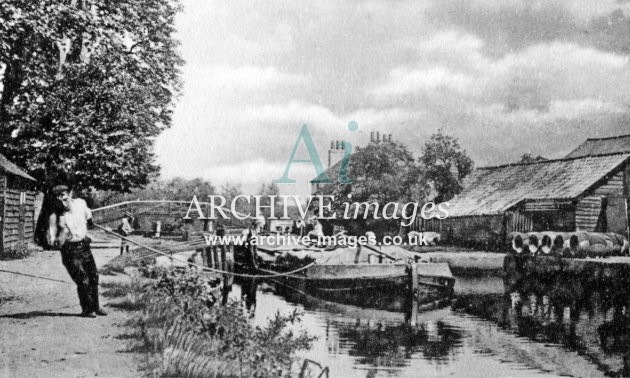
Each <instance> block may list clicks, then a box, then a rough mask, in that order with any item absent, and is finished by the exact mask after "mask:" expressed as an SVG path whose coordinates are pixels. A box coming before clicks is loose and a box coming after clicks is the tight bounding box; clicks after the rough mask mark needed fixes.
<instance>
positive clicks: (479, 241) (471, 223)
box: [413, 214, 505, 249]
mask: <svg viewBox="0 0 630 378" xmlns="http://www.w3.org/2000/svg"><path fill="white" fill-rule="evenodd" d="M503 219H504V215H503V214H495V215H481V216H469V217H453V218H446V219H436V218H432V219H422V218H419V219H418V220H416V222H415V223H414V225H413V226H414V227H413V229H414V230H416V231H433V232H439V233H441V234H442V238H443V240H444V241H445V242H446V243H452V244H463V245H471V246H478V247H482V248H486V247H487V248H488V249H494V248H495V247H496V246H498V245H500V244H501V243H503V242H504V239H505V226H504V222H503Z"/></svg>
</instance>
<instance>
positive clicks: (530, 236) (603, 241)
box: [509, 231, 630, 258]
mask: <svg viewBox="0 0 630 378" xmlns="http://www.w3.org/2000/svg"><path fill="white" fill-rule="evenodd" d="M509 239H510V246H511V248H512V250H513V251H514V252H516V253H518V254H533V255H536V254H542V255H547V256H563V257H574V258H584V257H607V256H621V255H627V254H629V249H630V244H629V243H628V240H627V239H626V238H625V237H624V236H622V235H619V234H615V233H604V232H586V231H577V232H570V233H567V232H553V231H544V232H529V233H522V232H513V233H511V234H510V238H509Z"/></svg>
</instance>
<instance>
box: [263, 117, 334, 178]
mask: <svg viewBox="0 0 630 378" xmlns="http://www.w3.org/2000/svg"><path fill="white" fill-rule="evenodd" d="M302 141H304V146H306V151H308V156H309V159H308V160H297V159H295V154H296V153H297V150H298V148H299V147H300V142H302ZM293 163H311V164H313V167H315V172H316V173H317V181H311V182H313V183H318V184H331V183H333V181H332V180H331V179H330V177H328V175H326V171H324V166H323V165H322V162H321V160H320V159H319V155H318V154H317V149H316V148H315V143H313V138H312V137H311V132H310V131H309V130H308V126H307V125H302V128H301V129H300V134H299V135H298V137H297V140H296V141H295V146H294V147H293V152H291V157H289V162H288V163H287V166H286V168H285V170H284V174H283V175H282V177H281V178H279V179H277V180H273V182H274V183H276V184H295V182H296V181H295V180H292V179H290V178H289V171H290V170H291V164H293Z"/></svg>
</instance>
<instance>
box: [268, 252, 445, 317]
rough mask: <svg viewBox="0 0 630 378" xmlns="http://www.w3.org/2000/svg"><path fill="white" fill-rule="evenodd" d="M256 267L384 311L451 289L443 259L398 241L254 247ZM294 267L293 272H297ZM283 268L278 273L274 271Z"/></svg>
mask: <svg viewBox="0 0 630 378" xmlns="http://www.w3.org/2000/svg"><path fill="white" fill-rule="evenodd" d="M257 253H258V255H259V256H260V255H263V256H264V257H263V258H260V260H259V261H260V262H261V263H260V265H259V267H258V269H257V270H258V273H259V274H260V275H261V276H273V275H278V276H275V277H271V278H270V280H272V281H274V282H276V283H279V284H281V285H285V286H288V287H290V288H291V289H293V290H298V291H300V292H303V293H306V294H309V295H313V296H316V297H318V298H321V299H324V300H328V301H333V302H339V303H344V304H350V305H355V306H360V307H364V308H375V309H382V310H388V311H407V310H408V309H409V308H410V307H411V306H417V308H418V309H420V310H422V309H427V308H435V307H438V306H440V305H442V304H444V303H446V302H448V300H450V298H451V297H452V295H453V288H454V285H455V278H454V277H453V275H452V274H451V270H450V268H449V266H448V264H446V263H431V262H425V261H422V260H421V259H420V255H418V254H416V253H413V252H409V251H406V250H404V249H402V248H399V247H391V246H389V247H381V248H376V247H369V246H356V247H344V248H335V249H333V250H331V249H330V248H328V249H327V248H323V249H322V248H313V247H304V248H297V249H294V250H291V249H287V248H286V247H285V248H283V249H282V250H281V251H279V250H276V249H272V248H265V247H264V246H262V247H259V248H258V251H257ZM296 270H297V272H296ZM279 274H282V275H279Z"/></svg>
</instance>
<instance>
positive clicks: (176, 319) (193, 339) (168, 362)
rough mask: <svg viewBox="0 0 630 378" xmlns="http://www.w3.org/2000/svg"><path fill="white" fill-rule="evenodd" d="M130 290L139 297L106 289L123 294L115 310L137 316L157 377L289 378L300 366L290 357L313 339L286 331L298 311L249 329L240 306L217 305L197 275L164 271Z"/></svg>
mask: <svg viewBox="0 0 630 378" xmlns="http://www.w3.org/2000/svg"><path fill="white" fill-rule="evenodd" d="M145 282H146V281H145ZM132 288H135V289H132V291H133V290H136V291H141V292H142V294H141V295H136V294H134V293H129V292H128V291H127V290H126V288H125V289H124V290H118V291H115V290H111V292H112V293H114V292H119V293H121V294H124V295H125V297H124V299H123V301H122V302H119V303H117V304H114V306H115V307H118V308H123V309H128V310H131V311H134V310H139V311H141V315H140V316H139V318H138V319H137V321H136V322H135V325H136V326H138V327H139V328H140V332H139V334H140V335H142V342H143V343H144V347H145V349H146V350H148V351H150V353H151V354H152V358H151V360H152V361H153V363H152V364H151V367H150V369H151V370H153V371H152V374H154V375H157V376H183V377H208V376H212V377H222V376H246V377H267V376H281V377H282V376H289V375H290V374H291V369H292V367H293V366H294V363H297V362H299V361H298V359H297V357H296V355H295V352H296V351H298V350H302V349H308V348H309V347H310V345H311V343H312V341H313V340H314V338H313V337H311V336H309V335H308V334H306V333H305V332H300V333H295V332H294V331H292V330H291V327H290V325H291V324H294V323H296V322H299V321H300V315H299V314H298V313H297V312H293V313H292V314H289V315H286V316H283V315H280V314H279V313H278V314H276V316H275V318H273V319H272V320H271V321H270V322H269V324H268V325H267V326H265V327H255V326H253V324H252V323H251V321H250V319H249V318H248V316H247V314H246V313H244V311H243V305H242V304H241V303H240V302H239V301H230V302H228V304H227V305H225V306H222V305H219V302H218V300H219V296H218V293H217V290H216V288H215V287H211V286H210V285H209V284H208V283H207V282H206V281H205V280H204V279H203V278H202V277H200V276H199V274H198V272H197V271H196V270H190V269H189V270H184V271H176V270H170V271H165V272H162V275H161V277H160V278H159V279H158V280H156V281H154V282H153V283H152V284H149V285H148V286H144V287H143V286H142V285H141V284H140V283H139V281H136V282H135V283H134V284H133V285H132Z"/></svg>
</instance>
